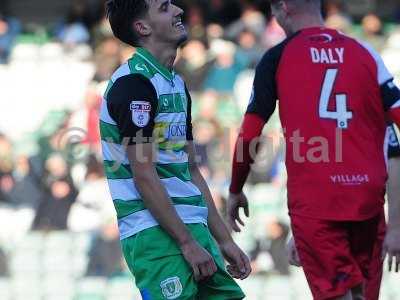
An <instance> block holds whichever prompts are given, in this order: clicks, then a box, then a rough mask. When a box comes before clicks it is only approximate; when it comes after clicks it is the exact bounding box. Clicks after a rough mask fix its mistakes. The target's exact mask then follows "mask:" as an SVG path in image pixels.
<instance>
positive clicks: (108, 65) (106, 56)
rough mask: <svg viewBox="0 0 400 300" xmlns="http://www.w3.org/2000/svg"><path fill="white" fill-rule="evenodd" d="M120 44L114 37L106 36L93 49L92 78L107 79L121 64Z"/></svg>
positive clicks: (98, 80)
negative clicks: (94, 71) (94, 67)
mask: <svg viewBox="0 0 400 300" xmlns="http://www.w3.org/2000/svg"><path fill="white" fill-rule="evenodd" d="M121 51H122V45H121V43H119V42H118V41H117V40H116V39H115V38H113V37H109V38H106V39H105V40H104V41H103V42H101V43H100V44H99V46H98V47H97V48H96V49H95V54H94V63H95V66H96V73H95V75H94V78H93V80H94V81H96V82H102V81H108V80H109V79H110V77H111V75H112V74H113V72H114V71H115V70H116V68H117V67H118V66H119V65H120V64H121Z"/></svg>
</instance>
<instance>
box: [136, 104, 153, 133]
mask: <svg viewBox="0 0 400 300" xmlns="http://www.w3.org/2000/svg"><path fill="white" fill-rule="evenodd" d="M131 111H132V122H133V124H135V125H136V126H138V127H141V128H142V127H145V126H146V125H147V124H149V121H150V112H151V104H150V103H149V102H147V101H132V102H131Z"/></svg>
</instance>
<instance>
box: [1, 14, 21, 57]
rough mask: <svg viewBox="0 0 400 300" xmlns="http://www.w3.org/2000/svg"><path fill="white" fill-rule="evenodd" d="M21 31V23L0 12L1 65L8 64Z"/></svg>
mask: <svg viewBox="0 0 400 300" xmlns="http://www.w3.org/2000/svg"><path fill="white" fill-rule="evenodd" d="M20 31H21V25H20V23H19V21H18V20H17V19H15V18H12V17H7V16H5V15H4V14H2V12H1V11H0V64H5V63H7V62H8V59H9V56H10V53H11V49H12V46H13V43H14V41H15V39H16V38H17V36H18V34H19V33H20Z"/></svg>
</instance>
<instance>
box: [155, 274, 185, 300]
mask: <svg viewBox="0 0 400 300" xmlns="http://www.w3.org/2000/svg"><path fill="white" fill-rule="evenodd" d="M160 287H161V291H162V294H163V295H164V297H165V299H168V300H170V299H176V298H178V297H179V296H180V295H182V284H181V281H180V279H179V277H171V278H167V279H165V280H164V281H162V282H161V283H160Z"/></svg>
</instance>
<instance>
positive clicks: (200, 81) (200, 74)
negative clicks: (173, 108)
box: [175, 40, 213, 92]
mask: <svg viewBox="0 0 400 300" xmlns="http://www.w3.org/2000/svg"><path fill="white" fill-rule="evenodd" d="M212 64H213V60H211V58H210V56H209V54H208V52H207V48H206V45H205V44H204V42H202V41H201V40H191V41H189V42H188V43H187V44H186V45H185V47H184V48H183V49H182V51H181V53H180V58H179V60H178V61H177V63H176V65H175V69H176V71H177V72H178V73H179V75H181V76H182V77H183V78H184V80H185V82H186V84H187V87H188V89H189V90H190V91H193V92H200V91H201V89H202V88H203V85H204V80H205V78H206V76H207V74H208V72H209V70H210V68H211V66H212Z"/></svg>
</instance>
